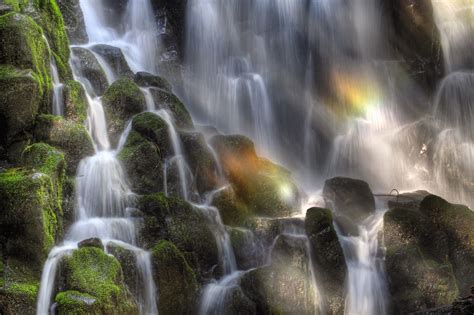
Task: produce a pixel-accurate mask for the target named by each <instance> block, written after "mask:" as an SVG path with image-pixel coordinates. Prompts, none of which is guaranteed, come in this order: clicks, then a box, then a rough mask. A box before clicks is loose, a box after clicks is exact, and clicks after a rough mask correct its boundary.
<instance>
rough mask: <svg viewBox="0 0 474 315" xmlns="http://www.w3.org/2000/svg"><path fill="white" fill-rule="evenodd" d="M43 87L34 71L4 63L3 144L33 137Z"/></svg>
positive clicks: (0, 83)
mask: <svg viewBox="0 0 474 315" xmlns="http://www.w3.org/2000/svg"><path fill="white" fill-rule="evenodd" d="M0 49H1V48H0ZM42 89H43V87H42V83H41V81H40V80H39V79H38V76H37V75H36V74H35V73H34V72H32V71H29V70H21V71H20V70H16V69H15V68H13V67H11V66H3V65H2V66H0V146H3V147H4V148H8V147H9V146H11V145H12V144H13V143H14V142H15V141H18V140H20V141H21V140H24V139H29V138H31V135H30V132H31V130H32V129H33V126H34V121H35V117H36V115H37V114H38V111H39V110H40V108H41V104H42V99H43V90H42Z"/></svg>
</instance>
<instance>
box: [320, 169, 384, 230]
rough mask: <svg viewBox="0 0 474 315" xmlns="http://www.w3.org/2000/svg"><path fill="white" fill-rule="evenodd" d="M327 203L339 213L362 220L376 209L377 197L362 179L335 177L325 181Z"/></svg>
mask: <svg viewBox="0 0 474 315" xmlns="http://www.w3.org/2000/svg"><path fill="white" fill-rule="evenodd" d="M323 197H324V201H325V202H326V205H327V206H328V207H330V208H333V209H334V211H335V212H336V213H337V214H338V215H345V216H347V217H348V218H350V219H352V220H354V221H356V222H361V221H363V220H364V219H365V218H367V217H368V216H369V215H370V214H372V213H373V212H374V211H375V199H374V196H373V194H372V190H371V189H370V187H369V185H368V184H367V183H366V182H364V181H361V180H357V179H352V178H346V177H335V178H331V179H328V180H326V182H325V183H324V189H323Z"/></svg>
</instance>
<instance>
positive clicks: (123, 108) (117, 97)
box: [102, 78, 146, 146]
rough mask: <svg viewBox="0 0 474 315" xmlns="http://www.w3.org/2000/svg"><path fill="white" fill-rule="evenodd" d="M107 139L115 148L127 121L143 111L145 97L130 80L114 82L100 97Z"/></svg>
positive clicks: (124, 79) (122, 79)
mask: <svg viewBox="0 0 474 315" xmlns="http://www.w3.org/2000/svg"><path fill="white" fill-rule="evenodd" d="M102 104H103V106H104V111H105V116H106V120H107V129H108V132H109V138H110V141H111V143H112V145H113V146H116V145H117V143H118V141H119V138H120V135H121V133H122V132H123V130H124V129H125V127H126V124H127V121H128V120H129V119H130V118H131V117H132V116H133V115H135V114H138V113H140V112H142V111H144V110H145V108H146V104H145V97H144V96H143V93H142V91H140V88H139V87H138V86H137V85H136V84H135V83H134V82H133V81H132V80H130V79H127V78H121V79H118V80H117V81H115V82H114V83H113V84H112V85H111V86H110V87H109V88H108V89H107V91H106V92H105V94H104V96H103V97H102Z"/></svg>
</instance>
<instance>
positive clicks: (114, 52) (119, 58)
mask: <svg viewBox="0 0 474 315" xmlns="http://www.w3.org/2000/svg"><path fill="white" fill-rule="evenodd" d="M91 50H92V51H93V52H95V53H96V54H98V55H99V56H101V57H102V58H103V59H104V60H105V62H107V64H108V65H109V66H110V67H111V68H112V70H113V71H114V74H115V75H116V76H117V77H122V76H124V77H128V78H133V72H132V70H130V67H129V66H128V63H127V60H126V59H125V56H124V55H123V53H122V50H121V49H120V48H117V47H113V46H109V45H103V44H99V45H94V46H92V47H91Z"/></svg>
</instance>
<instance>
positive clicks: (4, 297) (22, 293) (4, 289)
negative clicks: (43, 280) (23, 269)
mask: <svg viewBox="0 0 474 315" xmlns="http://www.w3.org/2000/svg"><path fill="white" fill-rule="evenodd" d="M37 295H38V284H28V283H11V284H8V285H5V286H4V285H1V284H0V313H1V314H4V315H15V314H35V312H36V298H37Z"/></svg>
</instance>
